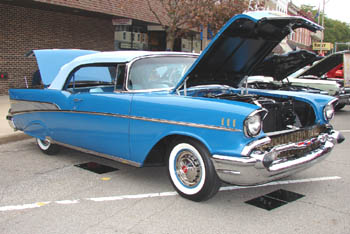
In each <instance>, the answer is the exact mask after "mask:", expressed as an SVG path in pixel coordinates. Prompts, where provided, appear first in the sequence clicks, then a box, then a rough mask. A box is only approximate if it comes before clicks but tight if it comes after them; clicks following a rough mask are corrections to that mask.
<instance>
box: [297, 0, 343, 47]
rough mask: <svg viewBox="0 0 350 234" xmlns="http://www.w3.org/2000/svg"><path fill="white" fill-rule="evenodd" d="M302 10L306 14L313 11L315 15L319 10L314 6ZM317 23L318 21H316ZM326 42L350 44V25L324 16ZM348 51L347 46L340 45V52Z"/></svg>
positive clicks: (303, 6)
mask: <svg viewBox="0 0 350 234" xmlns="http://www.w3.org/2000/svg"><path fill="white" fill-rule="evenodd" d="M301 9H302V10H304V11H305V12H307V11H311V12H312V13H313V15H316V13H317V9H316V7H314V6H310V5H302V6H301ZM315 21H316V22H317V21H318V20H317V19H315ZM320 24H322V13H321V14H320ZM323 41H324V42H331V43H335V42H350V24H347V23H345V22H341V21H339V20H334V19H331V18H328V17H327V15H326V14H325V16H324V39H323ZM345 49H348V48H347V46H345V45H339V47H338V51H339V50H345Z"/></svg>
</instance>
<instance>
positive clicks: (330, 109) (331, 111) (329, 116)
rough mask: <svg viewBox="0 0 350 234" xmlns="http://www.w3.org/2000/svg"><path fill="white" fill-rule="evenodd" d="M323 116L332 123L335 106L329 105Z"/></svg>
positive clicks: (325, 108)
mask: <svg viewBox="0 0 350 234" xmlns="http://www.w3.org/2000/svg"><path fill="white" fill-rule="evenodd" d="M323 115H324V118H325V120H326V121H330V120H331V119H333V117H334V107H333V104H330V103H328V104H327V105H326V106H325V107H324V109H323Z"/></svg>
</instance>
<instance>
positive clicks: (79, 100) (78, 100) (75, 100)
mask: <svg viewBox="0 0 350 234" xmlns="http://www.w3.org/2000/svg"><path fill="white" fill-rule="evenodd" d="M73 101H74V102H81V101H83V99H80V98H74V99H73Z"/></svg>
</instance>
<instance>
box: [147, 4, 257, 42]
mask: <svg viewBox="0 0 350 234" xmlns="http://www.w3.org/2000/svg"><path fill="white" fill-rule="evenodd" d="M146 1H147V4H148V6H149V9H150V11H151V12H152V13H153V15H154V16H155V17H156V19H157V21H158V22H159V24H160V25H162V26H163V28H164V29H165V31H166V34H167V48H169V49H173V45H174V40H175V39H176V38H178V37H181V36H182V35H183V34H184V33H186V32H188V30H194V31H199V30H200V28H201V27H202V26H204V27H206V26H207V25H210V27H211V30H212V31H213V32H214V33H216V32H217V31H218V30H219V29H220V28H221V27H222V26H223V25H224V23H225V22H226V21H228V20H229V19H230V18H231V17H232V16H233V15H236V14H240V13H242V12H243V11H245V10H247V9H248V2H249V1H246V0H146ZM260 1H261V0H260ZM254 4H255V5H254ZM252 5H254V6H257V4H256V1H253V3H252Z"/></svg>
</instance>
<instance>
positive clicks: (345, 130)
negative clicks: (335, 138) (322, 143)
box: [338, 130, 350, 132]
mask: <svg viewBox="0 0 350 234" xmlns="http://www.w3.org/2000/svg"><path fill="white" fill-rule="evenodd" d="M338 131H339V132H350V130H338Z"/></svg>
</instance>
